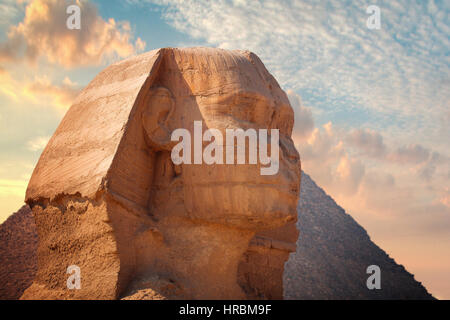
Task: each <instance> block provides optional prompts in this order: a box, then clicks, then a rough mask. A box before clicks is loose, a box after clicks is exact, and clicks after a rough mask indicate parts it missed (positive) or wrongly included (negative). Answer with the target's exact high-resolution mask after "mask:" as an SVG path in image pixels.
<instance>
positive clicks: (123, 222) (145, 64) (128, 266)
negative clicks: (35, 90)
mask: <svg viewBox="0 0 450 320" xmlns="http://www.w3.org/2000/svg"><path fill="white" fill-rule="evenodd" d="M200 120H201V121H202V123H203V130H206V129H207V128H215V129H219V130H220V131H221V132H224V131H225V129H226V128H231V129H233V128H242V129H244V130H245V129H248V128H254V129H261V128H263V129H273V128H276V129H279V130H280V169H279V172H278V174H276V175H272V176H270V175H268V176H263V175H261V174H260V165H259V164H257V165H252V164H241V165H207V164H204V163H203V164H195V165H194V164H192V165H187V164H182V165H177V166H175V165H174V164H173V162H172V160H171V157H170V152H171V148H172V147H173V145H174V143H173V142H171V141H170V133H171V132H173V130H175V129H177V128H186V129H188V130H189V131H190V132H191V135H192V136H193V131H194V129H193V124H194V121H200ZM292 126H293V110H292V108H291V106H290V104H289V101H288V99H287V96H286V94H285V93H284V92H283V91H282V90H281V88H280V87H279V85H278V84H277V82H276V80H275V79H274V78H273V77H272V76H271V75H270V74H269V73H268V71H267V70H266V69H265V67H264V65H263V64H262V62H261V61H260V60H259V59H258V57H256V55H254V54H252V53H250V52H247V51H226V50H221V49H209V48H191V49H171V48H167V49H160V50H155V51H151V52H148V53H146V54H143V55H140V56H137V57H134V58H131V59H128V60H125V61H121V62H119V63H116V64H114V65H111V66H110V67H108V68H106V69H105V70H104V71H102V72H101V73H100V74H99V75H97V77H96V78H95V79H94V80H93V81H92V82H91V83H90V84H89V85H88V86H87V87H86V88H85V89H84V90H83V91H82V92H81V94H80V95H79V96H78V97H77V98H76V100H75V102H74V104H73V105H72V107H71V108H70V109H69V111H68V112H67V114H66V115H65V117H64V119H63V120H62V122H61V124H60V125H59V127H58V128H57V130H56V132H55V134H54V135H53V136H52V138H51V139H50V141H49V143H48V145H47V147H46V148H45V150H44V151H43V153H42V155H41V158H40V159H39V162H38V164H37V166H36V168H35V170H34V172H33V175H32V177H31V180H30V182H29V185H28V189H27V193H26V202H27V203H28V204H29V205H30V207H31V208H32V210H33V214H34V217H35V222H36V226H37V232H38V235H39V239H40V242H39V248H38V253H37V255H38V271H37V274H36V277H35V280H34V282H33V284H32V285H31V286H30V287H29V288H28V289H27V290H26V291H25V292H24V294H23V296H22V299H116V298H120V297H126V296H128V297H133V295H136V294H137V295H138V296H139V297H148V298H154V299H159V298H169V299H183V298H193V299H245V298H255V297H256V298H282V292H283V289H282V275H283V267H284V262H285V261H286V260H287V258H288V254H289V252H290V251H294V250H295V240H296V239H297V231H296V229H295V221H296V219H297V215H296V205H297V201H298V196H299V182H300V159H299V155H298V153H297V151H296V149H295V147H294V145H293V142H292V140H291V132H292ZM286 230H287V231H288V232H287V231H286ZM70 265H77V266H78V267H80V270H81V289H80V290H69V289H68V288H67V286H66V280H67V278H68V275H67V274H66V270H67V267H68V266H70Z"/></svg>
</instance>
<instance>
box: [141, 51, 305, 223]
mask: <svg viewBox="0 0 450 320" xmlns="http://www.w3.org/2000/svg"><path fill="white" fill-rule="evenodd" d="M142 112H143V113H142V125H143V127H144V131H145V138H146V141H147V144H148V146H149V147H150V148H151V149H152V150H155V151H156V152H157V156H156V160H155V164H154V166H155V168H156V169H155V176H154V179H153V185H152V188H153V191H152V194H153V196H152V197H151V203H150V207H151V210H152V212H153V213H154V214H155V215H156V216H157V217H159V218H161V217H164V216H166V215H173V214H175V215H178V216H185V217H189V218H191V219H196V220H203V221H207V222H213V223H219V224H223V225H230V226H233V227H238V228H242V229H250V230H261V229H265V228H274V227H277V226H281V225H284V224H285V223H286V222H288V221H292V220H294V219H295V218H296V205H297V201H298V192H299V178H300V159H299V155H298V153H297V151H296V149H295V147H294V144H293V142H292V139H291V132H292V127H293V122H294V117H293V110H292V108H291V106H290V104H289V101H288V99H287V96H286V94H285V93H284V92H283V91H282V90H281V89H280V87H279V85H278V83H277V82H276V80H275V79H274V78H273V77H272V76H271V75H270V74H269V73H268V71H267V70H266V69H265V67H264V65H263V64H262V63H261V62H260V60H259V59H258V58H257V57H256V56H255V55H254V54H252V53H249V52H244V51H225V50H220V49H206V48H205V49H203V48H202V49H198V48H197V49H167V50H166V51H165V52H164V58H163V61H162V62H161V65H160V67H159V70H158V75H157V77H156V79H155V81H154V82H153V84H152V85H151V88H150V89H149V90H148V93H147V94H146V96H145V100H144V108H143V111H142ZM180 130H181V131H180ZM239 130H241V134H242V133H243V134H244V135H242V136H241V137H240V138H236V137H235V136H234V135H239ZM180 132H181V133H184V134H182V135H180V134H175V135H174V133H180ZM265 133H266V135H265ZM245 135H246V136H245ZM255 138H256V140H255ZM174 140H175V141H174ZM180 146H182V148H180ZM174 148H175V149H176V150H174ZM180 149H182V151H180ZM213 149H214V150H213ZM266 151H267V155H268V156H269V157H268V158H266V159H265V160H266V161H264V159H263V158H264V155H266ZM277 152H278V154H277ZM174 155H175V157H176V156H177V155H179V156H180V158H182V159H183V160H184V161H179V160H180V159H178V161H176V159H175V161H174ZM208 156H209V159H208ZM211 156H212V157H213V161H211ZM241 156H242V158H241V159H239V158H240V157H241ZM267 160H269V161H268V162H269V163H267ZM180 193H181V196H179V195H178V196H175V195H176V194H180ZM170 195H172V196H170ZM169 199H170V201H169ZM174 199H178V202H177V203H174V201H173V200H174ZM175 202H176V201H175Z"/></svg>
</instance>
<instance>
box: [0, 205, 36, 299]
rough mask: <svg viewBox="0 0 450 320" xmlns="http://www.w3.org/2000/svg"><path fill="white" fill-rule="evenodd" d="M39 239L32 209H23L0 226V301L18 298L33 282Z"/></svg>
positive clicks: (24, 207) (26, 207)
mask: <svg viewBox="0 0 450 320" xmlns="http://www.w3.org/2000/svg"><path fill="white" fill-rule="evenodd" d="M37 244H38V236H37V232H36V225H35V224H34V219H33V215H32V213H31V209H30V207H28V206H23V207H22V208H20V210H18V211H17V212H16V213H14V214H12V215H11V216H10V217H9V218H8V219H7V220H6V221H5V222H3V223H2V224H1V225H0V299H2V300H5V299H8V300H9V299H19V298H20V296H21V295H22V293H23V291H24V290H25V289H26V288H28V287H29V286H30V284H31V282H32V281H33V279H34V276H35V274H36V269H37V258H36V250H37Z"/></svg>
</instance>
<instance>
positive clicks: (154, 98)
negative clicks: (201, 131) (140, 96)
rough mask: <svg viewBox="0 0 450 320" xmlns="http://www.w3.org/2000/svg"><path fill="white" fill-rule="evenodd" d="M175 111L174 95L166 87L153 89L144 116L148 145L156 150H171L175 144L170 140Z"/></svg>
mask: <svg viewBox="0 0 450 320" xmlns="http://www.w3.org/2000/svg"><path fill="white" fill-rule="evenodd" d="M174 110H175V100H174V98H173V96H172V93H171V92H170V91H169V90H168V89H167V88H164V87H156V88H151V89H150V92H149V93H148V95H147V98H146V99H145V110H144V112H143V114H142V125H143V127H144V131H145V135H146V140H147V143H148V144H150V145H151V146H152V147H153V148H155V149H156V150H168V151H169V150H170V149H171V148H172V146H173V145H174V142H173V141H171V140H170V136H171V129H170V125H169V122H170V116H171V114H172V113H173V111H174Z"/></svg>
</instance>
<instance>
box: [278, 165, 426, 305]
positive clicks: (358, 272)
mask: <svg viewBox="0 0 450 320" xmlns="http://www.w3.org/2000/svg"><path fill="white" fill-rule="evenodd" d="M297 210H298V214H299V217H298V222H297V228H298V229H299V230H300V236H299V239H298V240H297V251H296V252H295V253H294V254H291V256H290V258H289V260H288V262H287V263H286V266H285V273H284V295H285V298H286V299H432V296H431V295H430V294H429V293H428V292H427V290H426V289H425V288H424V287H423V286H422V284H421V283H419V282H417V281H416V280H414V277H413V275H411V274H410V273H409V272H408V271H406V270H405V268H404V267H403V266H401V265H398V264H397V263H396V262H395V261H394V260H393V259H392V258H390V257H389V256H388V255H387V254H386V252H384V251H383V250H382V249H380V248H379V247H378V246H377V245H376V244H375V243H373V242H372V241H371V240H370V237H369V236H368V234H367V232H366V231H365V230H364V229H363V228H362V227H361V226H360V225H359V224H358V223H357V222H356V221H355V220H354V219H353V218H352V217H351V216H350V215H348V214H346V213H345V211H344V209H342V208H341V207H339V206H338V205H337V204H336V202H335V201H334V200H333V199H332V198H331V197H330V196H328V195H327V194H326V193H325V192H324V191H323V190H322V189H321V188H320V187H318V186H317V185H316V184H315V182H314V181H313V180H312V179H311V178H310V177H309V176H308V175H307V174H305V173H304V172H302V182H301V194H300V201H299V205H298V207H297ZM369 265H378V266H379V267H380V269H381V289H380V290H368V288H367V286H366V281H367V278H368V277H369V276H370V275H368V274H366V268H367V267H368V266H369Z"/></svg>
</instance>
